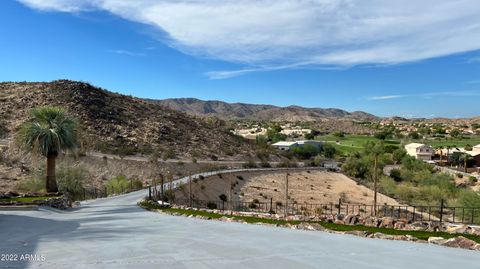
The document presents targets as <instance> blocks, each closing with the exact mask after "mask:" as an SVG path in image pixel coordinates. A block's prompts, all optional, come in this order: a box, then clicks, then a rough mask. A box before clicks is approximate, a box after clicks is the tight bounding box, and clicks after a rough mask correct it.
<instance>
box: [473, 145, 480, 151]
mask: <svg viewBox="0 0 480 269" xmlns="http://www.w3.org/2000/svg"><path fill="white" fill-rule="evenodd" d="M472 151H475V152H477V151H478V152H480V144H478V145H476V146H474V147H473V149H472Z"/></svg>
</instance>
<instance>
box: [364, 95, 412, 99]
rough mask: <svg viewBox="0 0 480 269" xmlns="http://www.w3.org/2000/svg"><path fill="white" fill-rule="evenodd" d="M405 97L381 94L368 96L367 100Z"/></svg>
mask: <svg viewBox="0 0 480 269" xmlns="http://www.w3.org/2000/svg"><path fill="white" fill-rule="evenodd" d="M403 97H406V95H383V96H372V97H368V98H367V99H368V100H390V99H398V98H403Z"/></svg>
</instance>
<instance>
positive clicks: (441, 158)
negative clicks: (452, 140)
mask: <svg viewBox="0 0 480 269" xmlns="http://www.w3.org/2000/svg"><path fill="white" fill-rule="evenodd" d="M437 149H438V150H439V151H440V165H442V161H443V146H439V147H437Z"/></svg>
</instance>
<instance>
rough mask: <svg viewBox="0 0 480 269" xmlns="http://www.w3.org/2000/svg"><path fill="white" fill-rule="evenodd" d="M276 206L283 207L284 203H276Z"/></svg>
mask: <svg viewBox="0 0 480 269" xmlns="http://www.w3.org/2000/svg"><path fill="white" fill-rule="evenodd" d="M275 205H277V206H283V203H282V202H280V201H276V202H275Z"/></svg>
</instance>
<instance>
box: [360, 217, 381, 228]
mask: <svg viewBox="0 0 480 269" xmlns="http://www.w3.org/2000/svg"><path fill="white" fill-rule="evenodd" d="M380 222H381V220H380V219H378V218H376V217H371V216H369V217H366V218H365V220H364V225H365V226H368V227H378V226H379V225H380Z"/></svg>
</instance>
